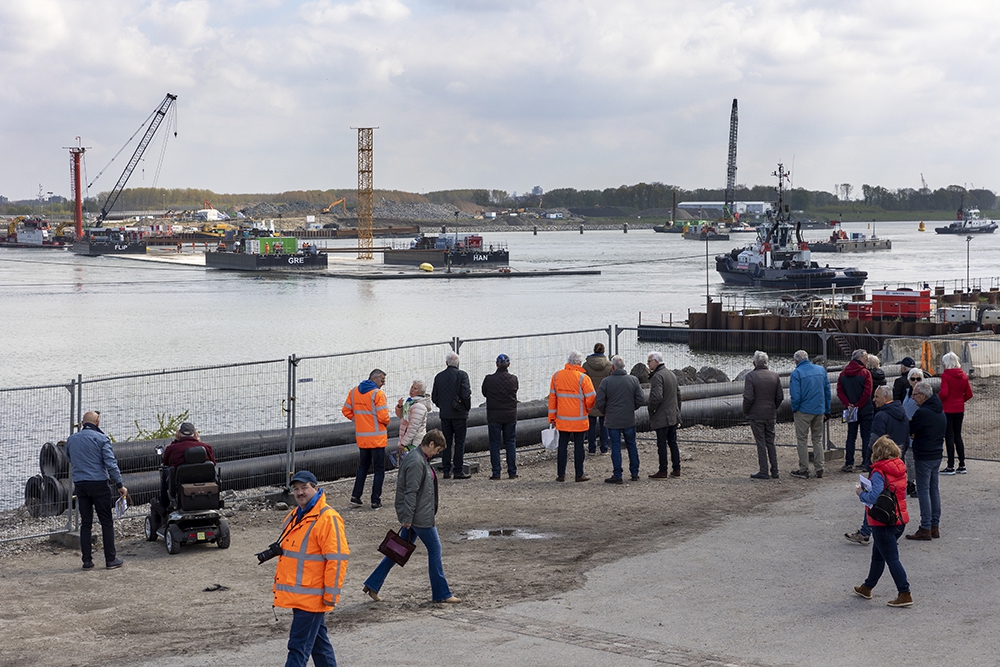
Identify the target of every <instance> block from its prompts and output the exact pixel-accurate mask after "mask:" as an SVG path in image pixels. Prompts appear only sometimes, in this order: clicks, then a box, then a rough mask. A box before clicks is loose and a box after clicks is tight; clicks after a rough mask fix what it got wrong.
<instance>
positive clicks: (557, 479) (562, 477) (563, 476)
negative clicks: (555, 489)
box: [556, 475, 566, 482]
mask: <svg viewBox="0 0 1000 667" xmlns="http://www.w3.org/2000/svg"><path fill="white" fill-rule="evenodd" d="M556 481H557V482H565V481H566V476H565V475H559V476H558V477H556Z"/></svg>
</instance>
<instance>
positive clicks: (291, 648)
mask: <svg viewBox="0 0 1000 667" xmlns="http://www.w3.org/2000/svg"><path fill="white" fill-rule="evenodd" d="M310 655H311V656H312V659H313V664H314V665H316V667H337V658H335V657H334V655H333V644H331V643H330V637H329V636H328V635H327V634H326V612H322V611H304V610H302V609H292V627H291V629H290V630H289V631H288V658H287V659H286V660H285V667H305V665H306V663H307V662H309V656H310Z"/></svg>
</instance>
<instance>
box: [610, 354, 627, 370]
mask: <svg viewBox="0 0 1000 667" xmlns="http://www.w3.org/2000/svg"><path fill="white" fill-rule="evenodd" d="M611 367H612V368H614V369H615V370H616V371H621V370H625V360H624V359H622V358H621V357H619V356H618V355H617V354H616V355H615V356H613V357H611Z"/></svg>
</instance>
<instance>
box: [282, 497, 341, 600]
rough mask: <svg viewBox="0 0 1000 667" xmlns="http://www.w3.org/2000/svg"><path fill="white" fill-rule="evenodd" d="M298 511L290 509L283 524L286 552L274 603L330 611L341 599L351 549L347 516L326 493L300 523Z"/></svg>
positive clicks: (283, 543)
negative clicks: (343, 514)
mask: <svg viewBox="0 0 1000 667" xmlns="http://www.w3.org/2000/svg"><path fill="white" fill-rule="evenodd" d="M320 493H322V492H320ZM295 512H296V510H294V509H293V510H292V511H291V512H289V513H288V516H287V517H285V521H284V523H283V524H282V528H283V530H282V533H283V534H284V535H285V537H284V538H283V539H282V540H281V548H282V549H283V550H284V553H283V554H282V555H281V556H279V557H278V567H277V569H276V570H275V572H274V606H275V607H284V608H286V609H302V610H304V611H312V612H325V611H330V610H332V609H333V607H334V605H336V604H337V602H338V601H339V600H340V588H341V587H342V586H343V585H344V575H345V574H346V573H347V556H348V554H350V553H351V550H350V548H349V547H348V546H347V534H346V533H345V532H344V520H343V519H342V518H340V515H339V514H337V512H336V510H334V509H333V508H332V507H330V506H329V505H327V504H326V498H325V497H322V498H320V499H319V500H317V501H316V504H315V505H314V506H313V507H312V509H310V510H309V512H308V513H306V515H305V516H303V517H302V520H301V521H299V522H298V523H295ZM290 524H294V525H291V526H290ZM286 531H287V532H286Z"/></svg>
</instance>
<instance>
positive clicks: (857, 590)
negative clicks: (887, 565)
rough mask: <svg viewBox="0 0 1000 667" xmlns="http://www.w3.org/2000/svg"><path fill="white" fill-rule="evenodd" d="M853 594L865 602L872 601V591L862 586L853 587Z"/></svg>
mask: <svg viewBox="0 0 1000 667" xmlns="http://www.w3.org/2000/svg"><path fill="white" fill-rule="evenodd" d="M854 594H855V595H857V596H858V597H863V598H864V599H866V600H871V599H872V589H870V588H868V587H867V586H865V585H864V584H861V585H860V586H855V587H854Z"/></svg>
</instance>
